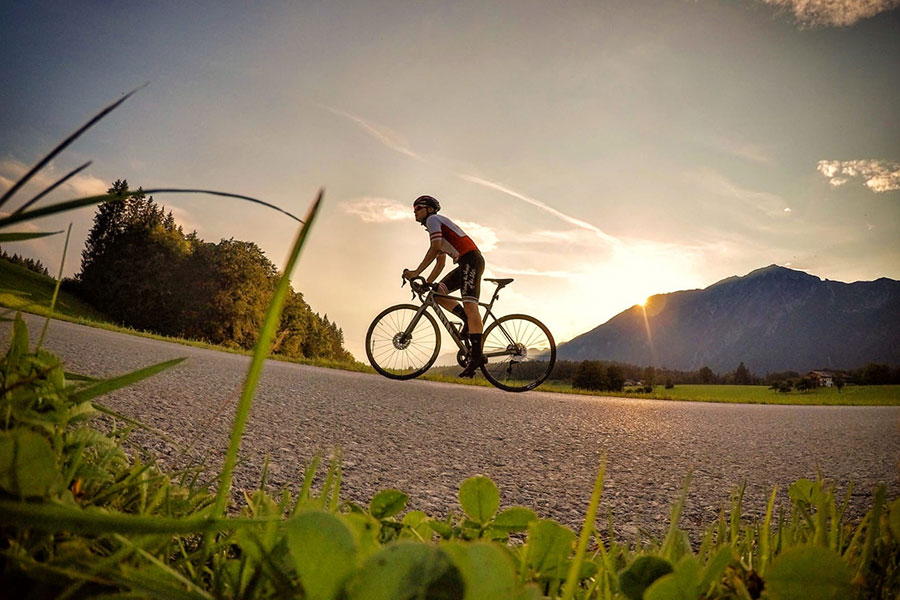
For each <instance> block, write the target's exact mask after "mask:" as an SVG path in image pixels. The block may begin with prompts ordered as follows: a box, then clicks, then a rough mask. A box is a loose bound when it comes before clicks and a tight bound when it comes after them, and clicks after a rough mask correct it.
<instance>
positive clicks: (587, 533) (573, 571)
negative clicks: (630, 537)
mask: <svg viewBox="0 0 900 600" xmlns="http://www.w3.org/2000/svg"><path fill="white" fill-rule="evenodd" d="M605 475H606V454H604V455H603V458H601V459H600V469H599V470H598V471H597V479H595V480H594V491H593V493H591V502H590V504H588V510H587V515H586V516H585V518H584V525H583V526H582V528H581V536H580V537H579V538H578V545H577V546H576V547H575V558H574V560H572V565H571V566H570V567H569V573H568V575H566V583H565V585H564V586H563V594H562V600H572V598H574V597H575V591H576V590H577V589H578V575H579V573H581V565H582V564H583V563H584V554H585V552H586V551H587V545H588V541H590V539H591V535H593V533H594V527H595V522H596V519H597V506H599V504H600V495H601V494H602V493H603V478H604V477H605Z"/></svg>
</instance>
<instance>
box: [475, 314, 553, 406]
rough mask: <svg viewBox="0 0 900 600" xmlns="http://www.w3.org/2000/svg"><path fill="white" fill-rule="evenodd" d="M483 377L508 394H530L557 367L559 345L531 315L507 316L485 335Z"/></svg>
mask: <svg viewBox="0 0 900 600" xmlns="http://www.w3.org/2000/svg"><path fill="white" fill-rule="evenodd" d="M483 340H484V341H483V348H484V355H485V357H486V358H487V359H488V362H487V364H486V365H485V366H483V367H481V372H482V374H483V375H484V376H485V377H486V378H487V380H488V381H490V382H491V383H492V384H493V385H495V386H496V387H498V388H500V389H501V390H506V391H508V392H527V391H528V390H533V389H534V388H536V387H537V386H539V385H541V384H542V383H544V381H545V380H546V379H547V377H549V376H550V372H551V371H552V370H553V365H555V364H556V342H554V341H553V335H552V334H551V333H550V330H549V329H547V327H546V326H545V325H544V324H543V323H541V322H540V321H538V320H537V319H535V318H534V317H529V316H528V315H507V316H505V317H501V318H499V319H497V320H496V321H494V322H493V323H491V326H490V327H488V328H487V330H486V331H485V332H484V338H483Z"/></svg>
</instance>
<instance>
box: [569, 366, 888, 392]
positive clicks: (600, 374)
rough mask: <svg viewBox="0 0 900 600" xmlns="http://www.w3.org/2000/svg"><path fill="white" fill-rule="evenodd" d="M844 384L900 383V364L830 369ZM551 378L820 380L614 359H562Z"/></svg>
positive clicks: (601, 387)
mask: <svg viewBox="0 0 900 600" xmlns="http://www.w3.org/2000/svg"><path fill="white" fill-rule="evenodd" d="M829 371H831V372H833V373H834V374H835V376H836V381H837V380H839V381H840V384H841V385H843V384H849V383H852V384H856V385H892V384H893V385H897V384H900V366H896V367H891V366H889V365H886V364H880V363H870V364H868V365H865V366H863V367H859V368H857V369H848V370H834V369H829ZM551 378H552V379H554V380H556V381H566V382H571V384H572V387H574V388H578V389H587V390H597V391H622V389H624V388H625V386H626V385H639V386H642V387H644V388H652V387H653V386H656V385H665V386H666V387H672V386H674V385H676V384H707V385H710V384H719V385H767V386H770V387H772V389H776V390H779V391H790V390H791V389H799V390H804V389H812V388H813V387H815V385H816V383H815V381H814V380H813V379H811V378H810V377H808V374H807V373H799V372H797V371H780V372H777V373H767V374H766V375H765V376H759V375H756V374H754V373H753V372H752V371H751V370H750V369H749V368H748V367H747V366H746V365H745V364H744V363H743V362H741V363H740V364H738V366H737V367H736V368H735V369H734V370H733V371H729V372H727V373H721V374H719V373H716V372H714V371H713V370H712V369H711V368H709V367H708V366H704V367H701V368H700V369H697V370H695V371H679V370H675V369H665V368H657V367H640V366H637V365H629V364H624V363H617V362H612V361H600V360H584V361H581V362H577V361H567V360H561V361H558V362H557V363H556V365H555V366H554V367H553V373H552V375H551Z"/></svg>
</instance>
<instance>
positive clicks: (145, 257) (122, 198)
mask: <svg viewBox="0 0 900 600" xmlns="http://www.w3.org/2000/svg"><path fill="white" fill-rule="evenodd" d="M108 193H109V195H110V200H108V201H107V202H104V203H103V204H101V205H100V206H99V207H98V209H97V214H96V215H95V216H94V225H93V227H92V228H91V231H90V233H89V234H88V239H87V242H86V244H85V249H84V251H83V252H82V258H81V271H80V272H79V273H78V274H77V275H76V276H75V279H76V291H77V292H78V293H79V294H80V295H81V296H82V297H84V298H85V299H86V300H87V301H88V302H90V303H91V304H93V305H94V306H95V307H96V308H98V309H99V310H100V311H102V312H104V313H106V314H108V315H109V316H110V317H112V318H113V319H115V320H116V321H118V322H120V323H123V324H125V325H129V326H131V327H134V328H137V329H148V330H152V331H157V332H160V333H164V334H170V335H171V334H175V333H177V332H176V331H174V330H173V329H172V326H171V319H170V317H171V315H172V314H173V312H177V310H178V304H179V298H177V297H176V294H175V292H176V290H177V289H178V288H177V287H176V286H175V285H173V282H172V280H171V279H172V276H173V274H174V273H175V272H176V271H177V269H178V266H179V264H180V263H181V261H182V260H183V259H184V258H185V256H187V252H188V244H187V243H186V242H185V239H184V235H183V234H182V232H181V230H180V228H178V227H177V226H176V225H175V221H174V218H172V216H171V213H170V214H169V215H168V216H167V215H166V213H165V210H164V209H163V208H161V207H159V206H157V205H156V203H155V202H154V201H153V198H152V197H150V198H148V197H146V196H145V195H144V194H143V192H142V191H141V189H140V188H138V191H137V193H136V194H135V195H133V196H129V195H128V182H127V181H124V180H120V181H116V182H115V183H114V184H113V186H112V187H111V188H110V189H109V190H108Z"/></svg>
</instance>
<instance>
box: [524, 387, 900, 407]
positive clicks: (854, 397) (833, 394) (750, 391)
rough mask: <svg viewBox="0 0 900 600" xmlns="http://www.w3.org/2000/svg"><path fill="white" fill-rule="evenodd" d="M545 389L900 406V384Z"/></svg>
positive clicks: (699, 399) (711, 399) (696, 398)
mask: <svg viewBox="0 0 900 600" xmlns="http://www.w3.org/2000/svg"><path fill="white" fill-rule="evenodd" d="M540 389H542V390H545V391H548V392H549V391H554V392H566V393H575V394H592V395H597V396H620V397H624V398H655V399H658V400H688V401H691V402H727V403H746V404H823V405H855V406H900V385H860V386H857V385H850V386H846V387H844V389H843V390H842V391H840V392H838V390H837V388H819V389H816V390H812V391H809V392H791V393H789V394H781V393H778V392H775V391H772V390H770V389H769V388H768V387H766V386H763V385H676V386H675V387H674V388H672V389H670V390H667V389H665V387H664V386H662V385H659V386H656V389H655V390H654V392H653V393H652V394H643V393H635V392H631V393H618V392H585V391H583V390H574V389H572V386H571V385H566V384H556V383H550V384H546V385H544V386H541V388H540Z"/></svg>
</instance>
